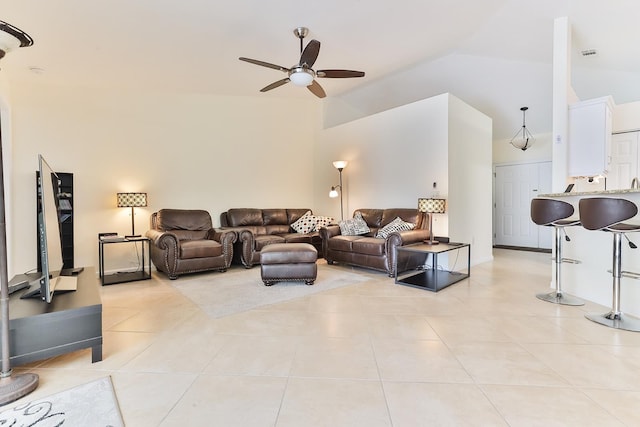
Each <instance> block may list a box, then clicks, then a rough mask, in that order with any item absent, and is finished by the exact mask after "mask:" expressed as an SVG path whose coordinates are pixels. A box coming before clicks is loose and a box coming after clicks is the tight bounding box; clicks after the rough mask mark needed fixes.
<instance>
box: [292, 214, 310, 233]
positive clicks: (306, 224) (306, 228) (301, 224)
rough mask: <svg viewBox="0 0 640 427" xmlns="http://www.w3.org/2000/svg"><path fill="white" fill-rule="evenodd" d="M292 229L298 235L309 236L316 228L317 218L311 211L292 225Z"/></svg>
mask: <svg viewBox="0 0 640 427" xmlns="http://www.w3.org/2000/svg"><path fill="white" fill-rule="evenodd" d="M291 228H293V229H294V230H296V232H298V233H302V234H309V233H311V232H312V231H313V230H314V229H315V228H316V217H315V216H313V215H311V211H307V212H306V213H305V214H304V215H302V216H301V217H300V218H299V219H298V220H297V221H296V222H294V223H293V224H291Z"/></svg>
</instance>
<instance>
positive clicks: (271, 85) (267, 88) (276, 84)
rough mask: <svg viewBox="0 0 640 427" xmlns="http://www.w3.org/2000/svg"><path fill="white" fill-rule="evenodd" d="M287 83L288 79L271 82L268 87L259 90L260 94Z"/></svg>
mask: <svg viewBox="0 0 640 427" xmlns="http://www.w3.org/2000/svg"><path fill="white" fill-rule="evenodd" d="M287 83H289V77H287V78H285V79H282V80H278V81H277V82H273V83H271V84H270V85H268V86H265V87H263V88H262V89H260V92H266V91H268V90H271V89H275V88H277V87H280V86H282V85H283V84H287Z"/></svg>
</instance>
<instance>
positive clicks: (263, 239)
mask: <svg viewBox="0 0 640 427" xmlns="http://www.w3.org/2000/svg"><path fill="white" fill-rule="evenodd" d="M255 241H256V247H255V250H256V251H261V250H262V248H264V247H265V246H267V245H271V244H273V243H284V237H282V236H277V235H275V234H265V235H259V236H255Z"/></svg>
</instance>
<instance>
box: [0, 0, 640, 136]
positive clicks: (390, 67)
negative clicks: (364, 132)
mask: <svg viewBox="0 0 640 427" xmlns="http://www.w3.org/2000/svg"><path fill="white" fill-rule="evenodd" d="M0 11H1V12H0V20H3V21H6V22H9V23H10V24H12V25H15V26H17V27H19V28H21V29H22V30H24V31H26V32H27V33H29V34H30V35H31V36H32V37H33V38H34V40H35V44H34V45H33V46H32V47H30V48H28V49H21V50H20V52H19V53H12V54H10V55H7V57H6V58H4V59H3V61H2V64H1V65H2V71H3V72H6V73H7V76H8V79H9V81H10V82H13V81H16V82H20V84H30V83H34V84H35V83H37V84H51V85H60V86H78V87H86V88H93V87H98V88H120V89H132V90H141V91H146V90H150V91H180V92H195V93H211V94H221V95H239V96H265V97H291V98H300V97H313V95H312V94H311V93H309V92H308V91H307V90H305V89H304V88H299V87H295V86H293V85H285V86H282V87H279V88H277V89H274V90H272V91H270V92H267V93H263V94H260V93H259V92H258V91H259V89H260V88H262V87H264V86H266V85H267V84H269V83H271V82H273V81H276V80H279V79H281V78H283V77H286V75H285V74H283V73H282V72H280V71H277V70H273V69H269V68H264V67H259V66H256V65H252V64H248V63H245V62H241V61H239V60H238V57H240V56H246V57H250V58H255V59H259V60H263V61H267V62H270V63H275V64H278V65H282V66H285V67H290V66H292V65H293V64H295V63H296V62H297V60H298V57H299V42H298V40H297V39H296V37H295V36H294V35H293V29H294V28H296V27H299V26H305V27H308V28H309V29H310V34H309V36H308V38H307V39H306V40H305V41H308V40H310V39H312V38H314V39H317V40H319V41H320V42H321V43H322V46H321V49H320V55H319V57H318V60H317V62H316V66H315V68H319V69H321V68H346V69H352V70H363V71H365V72H366V76H365V77H364V78H359V79H320V80H319V82H320V83H321V84H322V85H323V87H324V89H325V91H326V92H327V95H328V98H327V101H321V100H319V99H318V102H329V103H330V102H331V101H332V100H340V99H342V100H344V101H345V102H355V103H357V102H361V103H363V102H367V103H371V104H376V103H377V104H380V108H382V109H384V108H385V105H386V106H387V107H389V106H394V105H400V104H402V103H405V102H409V101H412V100H415V99H411V98H412V97H416V96H417V95H416V94H418V95H419V96H422V95H425V96H427V95H430V94H436V93H441V92H443V91H448V92H452V93H453V94H455V95H456V96H458V97H460V98H462V99H463V100H465V101H467V102H468V103H470V104H471V105H473V106H474V107H476V108H478V109H480V110H481V111H484V112H485V113H486V114H488V115H490V116H492V117H493V118H494V123H495V124H494V136H495V137H497V138H499V137H503V138H507V137H510V136H511V135H510V133H511V131H515V130H517V128H518V126H519V125H520V122H521V113H520V111H519V108H520V106H523V105H530V111H529V112H528V116H527V119H528V120H527V121H528V124H529V125H530V127H531V128H532V130H534V131H536V130H537V131H539V132H548V131H550V130H551V87H550V82H551V75H550V73H551V62H552V58H553V44H552V42H553V21H554V19H555V18H557V17H562V16H568V17H569V20H570V22H571V25H572V28H573V46H574V59H573V67H574V88H575V90H576V93H577V95H578V96H579V97H580V98H582V99H588V98H592V97H597V96H604V95H613V96H614V99H615V101H616V102H617V103H624V102H630V101H636V100H640V43H638V42H637V41H638V40H640V25H637V21H638V19H639V18H640V2H637V1H636V0H610V1H608V2H603V1H597V0H539V1H525V0H483V1H476V0H448V1H446V2H443V1H438V0H396V1H394V2H390V1H386V0H367V1H365V0H324V1H322V2H309V3H306V4H304V3H300V2H299V1H293V0H271V1H257V0H252V1H247V0H238V1H220V0H183V1H180V2H178V1H169V0H136V1H130V0H109V1H85V0H56V1H50V0H24V1H19V2H18V1H8V0H2V1H0ZM585 49H595V50H596V52H597V53H596V55H590V56H586V57H583V56H582V55H581V54H580V51H581V50H585ZM452 57H457V58H458V60H456V61H450V62H449V63H448V65H447V66H443V67H441V68H440V69H439V72H440V73H445V74H447V75H448V76H449V78H447V79H445V78H436V77H433V76H437V75H438V74H437V73H434V74H430V73H431V72H433V69H434V67H435V68H436V69H437V68H438V64H443V63H446V61H447V60H448V59H449V60H450V59H451V58H452ZM460 58H462V60H460ZM469 58H472V59H473V60H470V59H469ZM480 59H481V60H480ZM443 61H444V62H443ZM478 61H479V62H478ZM463 64H468V66H467V67H465V68H471V69H466V70H459V69H455V68H456V67H462V65H463ZM476 64H483V65H476ZM490 64H494V65H493V67H495V68H494V69H495V76H496V78H495V79H494V80H493V81H491V80H490V77H491V76H490V75H489V76H487V71H486V70H491V67H492V65H490ZM449 67H453V68H454V69H453V70H451V69H449ZM475 67H478V68H479V69H485V72H484V73H482V72H478V73H474V68H475ZM504 73H507V76H505V75H504ZM430 77H433V78H430ZM506 78H509V79H510V82H509V84H506V83H507V82H505V79H506ZM540 85H544V87H540ZM376 88H378V89H376ZM329 105H330V104H329ZM532 106H535V108H534V107H532Z"/></svg>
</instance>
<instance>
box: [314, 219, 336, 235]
mask: <svg viewBox="0 0 640 427" xmlns="http://www.w3.org/2000/svg"><path fill="white" fill-rule="evenodd" d="M315 218H316V226H315V228H314V229H313V231H318V230H320V229H321V228H322V227H327V226H328V225H330V224H334V223H335V221H336V220H335V218H333V217H330V216H316V217H315Z"/></svg>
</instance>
